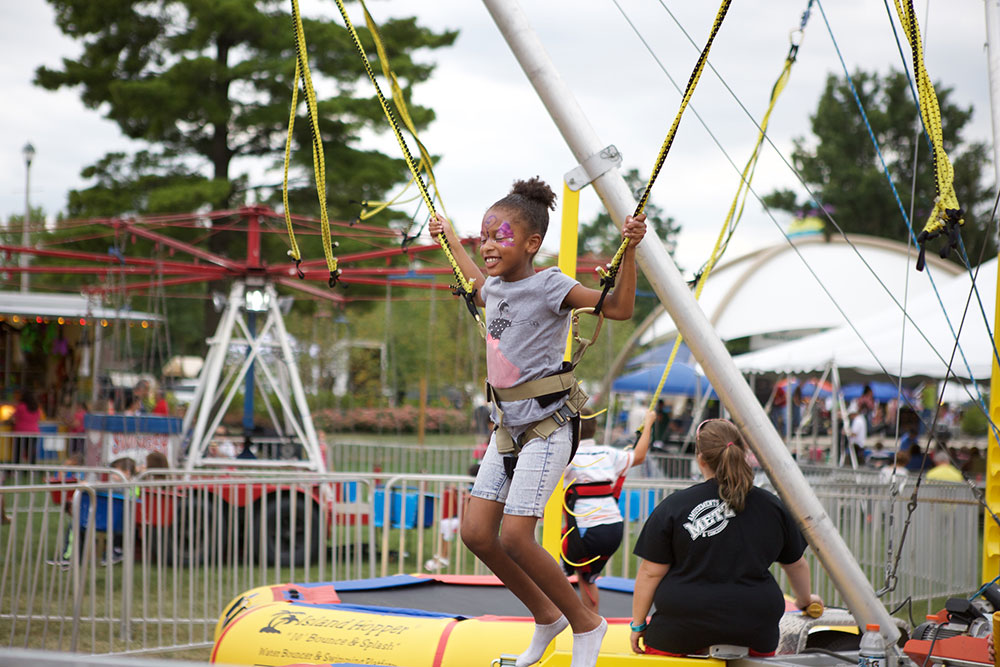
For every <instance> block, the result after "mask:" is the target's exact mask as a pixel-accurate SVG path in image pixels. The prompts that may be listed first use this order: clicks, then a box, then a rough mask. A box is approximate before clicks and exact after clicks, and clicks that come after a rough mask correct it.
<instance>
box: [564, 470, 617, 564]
mask: <svg viewBox="0 0 1000 667" xmlns="http://www.w3.org/2000/svg"><path fill="white" fill-rule="evenodd" d="M624 484H625V473H622V474H621V475H620V476H619V477H618V479H616V480H615V481H614V482H585V483H582V484H571V485H570V486H569V488H567V489H566V492H565V495H564V496H563V510H564V511H563V534H562V559H563V560H564V561H565V562H566V563H567V564H569V565H570V566H572V567H574V568H576V569H577V570H580V571H581V572H583V573H584V574H586V575H589V574H590V564H591V563H594V562H596V561H604V560H607V559H608V558H609V557H608V556H593V557H591V558H589V559H588V560H581V559H584V558H587V556H588V554H587V550H586V549H585V548H584V545H583V536H582V535H580V529H579V528H578V527H577V525H576V517H577V516H578V515H577V514H576V513H575V509H576V501H577V500H579V499H580V498H614V499H615V502H617V501H618V498H619V497H620V496H621V494H622V486H624Z"/></svg>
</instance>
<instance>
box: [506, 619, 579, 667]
mask: <svg viewBox="0 0 1000 667" xmlns="http://www.w3.org/2000/svg"><path fill="white" fill-rule="evenodd" d="M567 625H569V621H567V620H566V617H565V616H560V617H559V620H557V621H555V622H554V623H549V624H548V625H539V624H538V623H535V634H534V635H533V636H532V637H531V643H530V644H528V648H526V649H525V650H524V653H522V654H521V655H519V656H517V662H515V663H514V664H515V665H516V666H517V667H528V665H533V664H535V663H536V662H538V661H539V660H541V659H542V656H543V655H544V654H545V649H546V648H548V646H549V643H551V642H552V640H553V639H555V638H556V635H558V634H559V633H560V632H562V631H563V630H565V629H566V626H567ZM574 636H575V635H574Z"/></svg>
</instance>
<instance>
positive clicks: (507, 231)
mask: <svg viewBox="0 0 1000 667" xmlns="http://www.w3.org/2000/svg"><path fill="white" fill-rule="evenodd" d="M493 238H495V239H496V241H497V244H498V245H501V246H503V247H504V248H513V247H514V230H513V229H511V228H510V223H509V222H507V221H506V220H504V221H503V222H501V223H500V227H499V228H498V229H497V231H496V234H495V235H494V236H493Z"/></svg>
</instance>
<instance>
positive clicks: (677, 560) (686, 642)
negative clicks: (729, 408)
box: [631, 419, 822, 656]
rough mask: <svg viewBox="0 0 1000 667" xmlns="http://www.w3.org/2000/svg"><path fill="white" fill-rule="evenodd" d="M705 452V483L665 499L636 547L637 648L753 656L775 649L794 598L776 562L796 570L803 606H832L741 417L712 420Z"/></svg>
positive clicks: (793, 577)
mask: <svg viewBox="0 0 1000 667" xmlns="http://www.w3.org/2000/svg"><path fill="white" fill-rule="evenodd" d="M696 451H697V455H696V460H697V462H698V467H699V468H701V471H702V474H703V475H704V476H705V481H704V482H701V483H699V484H696V485H694V486H692V487H690V488H688V489H684V490H682V491H676V492H674V493H673V494H671V495H669V496H667V498H666V499H664V500H663V501H662V502H661V503H660V504H659V505H657V507H656V509H655V510H653V513H652V515H650V517H649V519H648V520H647V521H646V525H644V526H643V528H642V532H641V534H640V535H639V538H638V540H637V541H636V544H635V554H636V555H637V556H639V557H640V558H641V559H642V561H641V562H640V564H639V571H638V574H637V575H636V580H635V594H634V595H633V597H632V623H631V628H632V636H631V644H632V650H633V651H634V652H636V653H643V652H645V653H651V654H654V655H671V654H673V655H676V654H688V653H700V652H701V651H703V650H704V649H707V648H708V647H709V646H710V645H712V644H736V645H739V646H747V647H748V648H749V649H750V651H751V655H757V656H764V655H773V654H774V651H775V649H776V648H777V646H778V638H779V633H778V621H779V620H780V618H781V616H782V614H784V611H785V600H784V596H783V595H782V593H781V589H780V588H779V587H778V584H777V582H776V581H775V580H774V577H773V576H772V575H771V573H770V571H769V569H770V567H771V565H772V563H774V562H778V563H780V564H781V567H782V568H783V569H784V570H785V573H786V574H787V575H788V578H789V581H790V583H791V586H792V590H793V591H794V593H795V604H796V606H798V607H799V608H800V609H805V608H806V607H808V606H809V605H811V604H812V603H819V604H822V600H820V598H819V597H818V596H816V595H815V594H813V593H812V592H811V591H810V579H809V565H808V563H807V562H806V560H805V558H804V557H803V552H804V551H805V548H806V543H805V540H804V539H803V537H802V533H801V532H800V531H799V528H798V526H796V525H795V521H794V520H793V519H792V516H791V514H790V513H789V512H788V510H787V509H786V508H785V506H784V505H783V504H782V502H781V501H780V500H779V499H778V498H777V497H776V496H774V495H773V494H771V493H769V492H767V491H764V490H763V489H759V488H757V487H755V486H754V485H753V471H752V470H751V469H750V466H749V465H747V462H746V453H747V446H746V443H745V441H744V439H743V436H742V435H741V434H740V431H739V429H738V428H737V427H736V425H735V424H733V423H732V422H730V421H727V420H722V419H711V420H707V421H705V422H702V423H701V425H700V426H699V427H698V430H697V434H696ZM654 601H655V603H656V612H655V613H654V614H653V617H652V619H651V620H650V621H649V622H648V624H647V614H648V613H649V610H650V607H651V605H652V604H653V602H654ZM647 628H648V629H647ZM640 640H643V641H644V642H645V649H643V647H642V646H641V645H640Z"/></svg>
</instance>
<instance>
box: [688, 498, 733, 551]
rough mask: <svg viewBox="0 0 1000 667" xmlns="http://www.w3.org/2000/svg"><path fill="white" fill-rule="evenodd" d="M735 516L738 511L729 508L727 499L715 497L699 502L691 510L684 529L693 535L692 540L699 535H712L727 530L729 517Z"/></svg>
mask: <svg viewBox="0 0 1000 667" xmlns="http://www.w3.org/2000/svg"><path fill="white" fill-rule="evenodd" d="M734 516H736V512H734V511H732V510H731V509H729V505H727V504H726V503H725V501H723V500H719V499H718V498H713V499H712V500H706V501H705V502H703V503H699V504H698V505H696V506H695V508H694V509H693V510H691V513H690V514H688V522H687V523H685V524H684V529H685V530H687V532H688V533H689V534H690V535H691V541H694V540H697V539H698V538H699V537H711V536H712V535H718V534H719V533H721V532H722V531H723V530H725V529H726V526H727V525H729V519H730V518H732V517H734Z"/></svg>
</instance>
